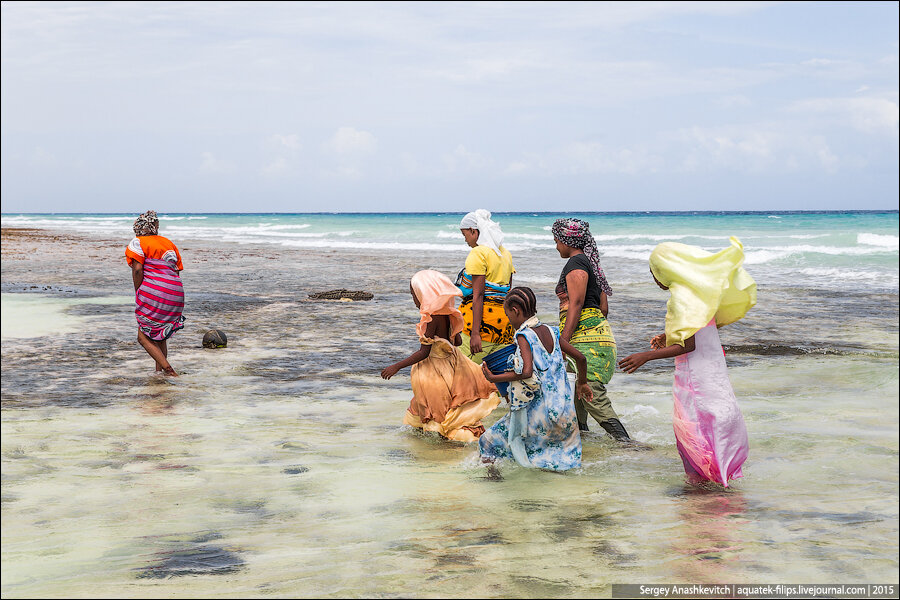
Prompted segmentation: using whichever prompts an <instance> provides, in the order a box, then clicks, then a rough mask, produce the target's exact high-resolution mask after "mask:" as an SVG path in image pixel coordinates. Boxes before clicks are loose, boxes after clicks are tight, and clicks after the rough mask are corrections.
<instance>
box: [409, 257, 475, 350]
mask: <svg viewBox="0 0 900 600" xmlns="http://www.w3.org/2000/svg"><path fill="white" fill-rule="evenodd" d="M409 285H410V287H412V290H413V292H415V294H416V298H418V299H419V314H421V315H422V319H421V320H420V321H419V324H418V325H416V333H418V334H419V337H425V328H426V327H427V326H428V323H430V322H431V317H432V315H447V316H448V317H450V338H451V339H452V338H453V336H455V335H456V334H457V333H459V332H461V331H462V330H463V316H462V313H461V312H459V310H458V309H457V308H456V299H457V298H461V297H462V292H461V291H459V288H458V287H456V286H455V285H453V282H452V281H450V278H448V277H447V276H446V275H444V274H443V273H439V272H437V271H431V270H428V271H419V272H418V273H416V274H415V275H413V277H412V279H411V280H410V282H409Z"/></svg>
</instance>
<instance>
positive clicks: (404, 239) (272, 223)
mask: <svg viewBox="0 0 900 600" xmlns="http://www.w3.org/2000/svg"><path fill="white" fill-rule="evenodd" d="M561 216H573V217H578V218H582V219H584V220H587V221H589V222H590V223H591V231H592V232H593V234H594V236H595V238H596V240H597V243H598V245H599V246H600V249H601V256H602V257H604V258H607V259H612V260H613V261H614V262H613V263H612V264H611V266H610V268H611V269H613V270H614V271H615V270H617V269H620V265H621V270H620V271H619V272H614V273H611V274H610V279H611V280H615V281H617V282H618V283H620V284H627V283H630V282H634V281H643V280H644V277H643V274H644V273H643V271H644V270H645V269H643V268H642V267H640V268H635V267H638V266H640V265H643V264H644V263H646V260H647V258H648V257H649V255H650V252H651V250H652V249H653V247H654V246H655V245H656V244H657V243H659V242H661V241H666V240H668V241H679V242H682V243H686V244H695V245H698V246H702V247H704V248H707V249H710V250H716V249H721V248H724V247H725V246H727V244H728V241H727V240H728V237H729V236H732V235H734V236H737V237H739V238H740V240H741V242H742V243H743V244H744V247H745V251H746V255H747V260H746V264H747V265H748V266H749V267H751V268H752V270H753V272H754V274H755V275H756V276H757V279H759V280H760V281H761V282H763V283H773V284H778V283H786V282H791V283H797V284H800V285H808V286H811V287H833V286H834V285H835V282H836V281H840V282H842V283H841V285H848V286H853V287H862V288H865V289H872V290H876V289H883V290H896V289H897V286H898V265H897V255H898V247H900V238H898V214H897V212H840V213H838V212H828V213H717V214H710V213H603V214H567V215H561V214H553V213H514V214H511V213H497V214H496V215H495V219H496V220H497V221H498V222H500V223H501V225H502V227H503V231H504V233H505V235H506V240H505V244H506V245H507V247H508V248H509V249H510V250H511V251H512V252H514V253H516V254H517V255H521V256H528V257H532V256H539V255H541V254H542V253H547V252H552V249H553V241H552V236H551V235H550V225H551V224H552V223H553V221H554V220H555V219H556V218H559V217H561ZM160 218H161V233H162V234H163V235H166V236H168V237H170V238H171V239H173V240H209V241H218V242H221V243H222V244H240V245H246V244H265V245H272V246H282V247H285V248H301V249H302V248H310V249H323V248H325V249H348V250H368V251H373V252H378V251H393V252H397V253H405V252H415V253H418V254H421V253H433V252H448V253H455V254H464V253H465V252H466V247H465V245H463V244H461V243H460V234H459V231H458V223H459V219H460V215H459V214H457V213H446V214H441V213H425V214H394V213H385V214H203V215H201V214H162V215H160ZM133 220H134V215H124V214H122V215H91V214H64V215H63V214H59V215H16V214H4V215H3V216H2V223H3V226H4V227H40V228H49V229H59V230H71V231H74V232H82V233H91V234H98V235H104V236H108V237H119V238H121V239H123V240H126V239H127V238H128V237H130V235H131V223H132V222H133ZM548 258H549V261H548V262H549V263H552V265H553V268H552V269H544V268H543V267H542V266H541V265H536V266H537V268H536V269H535V270H534V272H521V271H520V273H519V278H518V280H519V281H522V282H538V281H540V282H544V283H548V282H547V281H546V279H547V278H548V277H550V276H552V275H555V274H556V267H557V265H556V263H555V261H553V256H552V255H550V256H549V257H548ZM616 259H619V260H616Z"/></svg>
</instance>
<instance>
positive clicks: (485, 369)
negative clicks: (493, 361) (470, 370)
mask: <svg viewBox="0 0 900 600" xmlns="http://www.w3.org/2000/svg"><path fill="white" fill-rule="evenodd" d="M481 370H482V372H483V373H484V378H485V379H487V380H488V381H490V382H491V383H496V381H497V376H496V375H495V374H494V372H493V371H491V370H490V369H489V368H488V366H487V364H486V363H481Z"/></svg>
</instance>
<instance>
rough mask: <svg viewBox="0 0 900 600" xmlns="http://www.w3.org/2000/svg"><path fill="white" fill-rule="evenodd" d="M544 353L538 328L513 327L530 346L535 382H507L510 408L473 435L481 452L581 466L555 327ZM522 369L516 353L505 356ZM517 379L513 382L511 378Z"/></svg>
mask: <svg viewBox="0 0 900 600" xmlns="http://www.w3.org/2000/svg"><path fill="white" fill-rule="evenodd" d="M548 329H550V331H551V332H552V333H553V352H552V353H548V352H547V351H546V350H545V349H544V345H543V344H541V341H540V339H539V338H538V335H537V333H535V331H534V330H533V329H532V328H531V327H529V326H527V325H523V326H522V327H521V328H519V330H518V331H517V332H516V336H517V337H518V336H522V337H524V338H525V341H526V342H528V345H529V346H531V355H532V358H533V361H534V376H533V379H534V381H536V382H538V384H539V385H536V386H535V385H525V386H521V385H512V384H511V385H510V391H509V396H510V411H509V413H508V414H507V415H505V416H504V417H503V418H502V419H500V420H499V421H497V422H496V423H495V424H494V426H493V427H491V428H490V429H488V430H487V431H486V432H484V434H483V435H482V436H481V438H480V439H479V440H478V444H479V447H480V449H481V456H482V458H489V459H498V458H512V459H515V461H516V462H518V463H519V464H521V465H522V466H524V467H535V468H538V469H549V470H552V471H566V470H568V469H574V468H578V467H580V466H581V435H580V434H579V433H578V420H577V418H576V416H575V401H574V394H573V391H572V383H571V382H570V381H569V379H568V377H566V363H565V360H564V358H563V354H562V350H560V347H559V329H558V328H556V327H549V326H548ZM510 362H513V363H514V364H515V363H516V362H517V363H518V364H516V365H515V366H516V367H517V368H516V369H515V370H516V371H517V372H519V373H521V353H520V350H516V354H515V355H513V356H512V357H510ZM515 383H518V382H513V384H515Z"/></svg>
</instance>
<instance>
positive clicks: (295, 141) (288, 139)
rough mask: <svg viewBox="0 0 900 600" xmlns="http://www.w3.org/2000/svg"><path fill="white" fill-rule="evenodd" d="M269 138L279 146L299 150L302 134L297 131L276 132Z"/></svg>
mask: <svg viewBox="0 0 900 600" xmlns="http://www.w3.org/2000/svg"><path fill="white" fill-rule="evenodd" d="M269 139H270V140H271V141H272V142H274V143H275V144H276V145H277V146H283V147H284V148H289V149H291V150H299V149H300V136H298V135H297V134H296V133H291V134H281V133H275V134H273V135H272V137H271V138H269Z"/></svg>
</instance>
